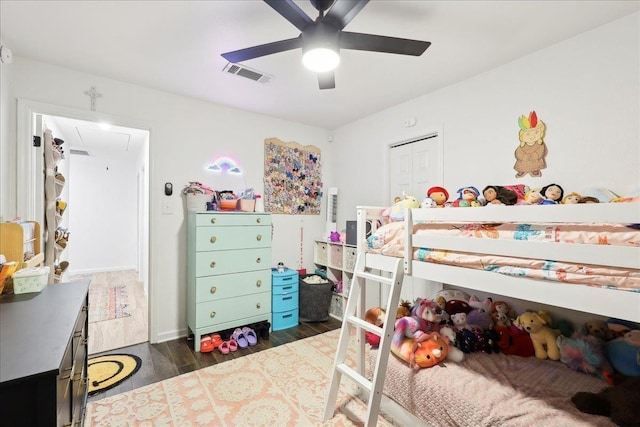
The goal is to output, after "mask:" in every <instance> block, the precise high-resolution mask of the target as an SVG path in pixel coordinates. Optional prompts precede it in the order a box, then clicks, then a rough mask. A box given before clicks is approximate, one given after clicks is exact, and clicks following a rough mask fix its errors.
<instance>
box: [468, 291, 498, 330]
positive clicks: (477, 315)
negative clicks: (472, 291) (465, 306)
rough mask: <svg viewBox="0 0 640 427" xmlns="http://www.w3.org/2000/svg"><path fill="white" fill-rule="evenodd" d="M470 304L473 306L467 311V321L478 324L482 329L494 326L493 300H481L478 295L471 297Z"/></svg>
mask: <svg viewBox="0 0 640 427" xmlns="http://www.w3.org/2000/svg"><path fill="white" fill-rule="evenodd" d="M469 305H470V306H471V307H472V308H473V310H471V311H470V312H468V313H467V323H468V324H470V325H475V326H478V327H479V328H480V329H489V328H491V327H492V326H493V319H492V318H491V311H492V310H493V300H492V299H491V298H486V299H485V300H484V301H480V300H479V299H478V297H477V296H475V295H471V297H469Z"/></svg>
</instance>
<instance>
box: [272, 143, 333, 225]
mask: <svg viewBox="0 0 640 427" xmlns="http://www.w3.org/2000/svg"><path fill="white" fill-rule="evenodd" d="M321 199H322V168H321V165H320V149H319V148H317V147H314V146H312V145H306V146H303V145H300V144H298V143H296V142H283V141H280V140H279V139H277V138H268V139H265V141H264V205H265V210H266V211H267V212H271V213H275V214H289V215H320V201H321Z"/></svg>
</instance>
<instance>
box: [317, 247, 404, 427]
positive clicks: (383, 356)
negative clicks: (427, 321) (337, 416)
mask: <svg viewBox="0 0 640 427" xmlns="http://www.w3.org/2000/svg"><path fill="white" fill-rule="evenodd" d="M366 256H367V254H366V253H364V252H362V253H360V254H358V258H357V261H356V266H355V271H354V273H353V283H352V284H351V291H350V293H349V299H348V301H347V307H346V310H345V313H344V316H343V321H342V328H341V330H340V338H339V340H338V349H337V351H336V357H335V360H334V363H333V368H332V371H331V374H330V375H331V378H330V381H329V391H328V394H327V400H326V406H325V412H324V421H325V422H326V421H329V420H330V419H331V418H332V417H333V414H334V410H335V405H336V400H337V397H338V389H339V387H340V379H341V377H342V374H344V375H346V376H347V377H348V378H351V379H352V380H353V381H355V382H356V384H357V385H359V386H360V388H362V389H364V390H367V391H368V392H369V403H368V405H367V420H366V423H365V425H366V426H375V425H376V422H377V418H378V412H379V409H380V401H381V399H382V389H383V386H384V378H385V374H386V371H387V362H388V360H389V353H390V347H391V339H392V336H393V330H394V323H395V322H394V321H393V320H388V321H386V322H385V323H384V325H383V326H382V327H378V326H375V325H373V324H371V323H368V322H366V321H365V320H364V313H365V296H366V292H365V289H366V286H367V281H369V282H374V283H375V285H373V286H374V289H375V290H376V291H377V290H378V288H379V285H380V284H383V285H387V286H389V299H388V301H387V305H386V307H385V309H386V313H387V318H388V319H394V318H395V312H396V310H397V308H398V303H399V300H400V290H401V288H402V280H403V278H404V270H403V264H402V263H403V259H402V258H397V259H396V258H391V260H392V262H391V263H390V264H389V267H385V270H380V274H376V273H373V272H370V271H367V269H366V268H365V267H366ZM385 273H387V274H389V273H390V277H388V276H387V275H384V274H385ZM364 331H367V332H372V333H374V334H376V335H378V336H379V337H380V338H381V339H380V344H379V350H378V356H377V360H376V364H375V367H374V371H373V378H372V379H371V380H369V379H367V378H366V377H365V369H366V368H365V351H364V350H365V340H364ZM351 333H355V337H356V343H357V357H356V369H354V368H353V367H351V366H349V365H348V364H347V363H346V357H347V350H348V347H349V341H350V335H351Z"/></svg>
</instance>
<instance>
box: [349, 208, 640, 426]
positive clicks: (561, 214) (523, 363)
mask: <svg viewBox="0 0 640 427" xmlns="http://www.w3.org/2000/svg"><path fill="white" fill-rule="evenodd" d="M381 212H382V208H380V207H358V209H357V219H358V225H357V227H358V253H359V256H360V257H362V258H363V259H364V265H365V270H366V271H376V270H377V269H380V268H381V267H380V266H381V265H383V264H385V263H388V259H389V258H390V257H402V259H403V263H404V274H405V276H412V277H417V278H422V279H427V280H430V281H434V282H439V283H442V284H445V285H450V286H453V287H460V288H464V290H471V291H478V292H481V293H486V294H490V295H493V296H495V297H506V298H507V299H508V298H509V297H511V298H517V299H520V300H527V301H531V302H534V303H540V304H545V305H550V306H555V307H561V308H566V309H570V310H576V311H579V312H584V313H589V314H593V315H599V316H605V317H612V318H617V319H623V320H627V321H631V322H636V323H639V322H640V285H639V283H640V282H639V280H640V270H639V267H640V230H638V224H640V203H607V204H579V205H557V206H546V205H542V206H486V207H479V208H432V209H407V210H405V215H404V217H405V219H404V221H403V223H401V224H393V223H392V224H391V225H390V227H392V228H394V231H391V232H388V231H386V229H385V227H388V225H381V224H382V221H383V219H382V218H381ZM502 224H507V229H508V230H511V231H507V232H505V233H504V235H505V236H506V235H508V234H510V233H511V234H514V233H515V234H516V236H517V237H516V239H515V240H513V239H509V238H503V237H504V236H503V235H502V234H501V231H500V230H499V229H500V227H501V225H502ZM509 224H511V225H509ZM583 226H584V228H585V229H590V228H595V229H596V230H597V231H596V236H595V238H594V237H591V235H590V234H588V233H585V232H583V231H581V229H582V227H583ZM610 226H611V227H612V230H613V231H612V232H613V233H614V234H615V233H621V234H618V235H617V236H622V238H620V239H618V238H617V237H611V238H609V237H610V235H609V234H608V233H609V232H610V231H611V230H610V229H609V228H606V229H603V228H602V227H610ZM508 227H511V228H510V229H509V228H508ZM518 227H519V228H518ZM446 229H449V230H450V231H444V230H446ZM523 230H524V231H525V232H524V233H523V234H522V233H521V234H518V233H519V232H521V231H523ZM565 230H569V231H570V233H569V232H567V233H566V234H563V233H564V231H565ZM452 232H453V233H452ZM452 234H454V235H452ZM598 235H599V236H600V237H598ZM523 236H524V237H523ZM534 236H537V237H540V238H539V239H534V238H531V239H529V237H534ZM486 237H489V238H486ZM610 240H611V241H610ZM616 240H621V242H620V245H614V244H612V243H613V242H615V241H616ZM452 254H461V257H462V258H463V259H466V258H468V257H472V256H473V257H475V256H476V255H478V256H480V258H479V259H480V261H479V262H477V261H476V262H475V264H476V266H472V265H468V266H463V265H464V263H462V261H458V260H457V258H456V257H455V256H454V260H453V261H451V262H450V263H449V261H448V260H447V259H448V258H449V257H450V256H451V255H452ZM502 258H515V259H520V260H541V262H542V266H543V268H542V270H543V271H542V273H541V275H540V274H538V275H537V276H536V275H535V274H534V275H533V276H531V277H527V276H526V274H527V273H526V272H525V267H522V266H520V265H517V266H515V267H509V266H498V260H502ZM550 260H553V261H550ZM556 262H562V263H563V264H561V267H558V268H556V267H555V266H554V265H555V263H556ZM533 263H534V264H535V261H534V262H533ZM565 263H566V264H565ZM472 264H473V263H472ZM478 264H479V267H477V265H478ZM550 265H551V266H552V267H550ZM572 266H573V267H572ZM571 268H574V270H570V269H571ZM568 269H569V270H568ZM610 270H613V271H614V273H615V274H618V273H620V272H622V277H615V278H613V279H611V280H608V279H605V280H604V282H603V283H598V282H594V281H593V280H592V277H586V281H584V282H580V277H578V283H570V282H571V281H573V280H572V279H571V278H567V274H565V273H566V272H567V271H575V272H578V273H580V272H582V273H585V272H586V274H585V276H591V275H592V272H593V271H596V272H600V271H605V272H607V273H608V272H609V271H610ZM500 273H506V274H500ZM578 276H579V275H578ZM424 297H429V295H425V296H424ZM377 356H378V355H377V351H375V350H372V351H370V352H368V354H367V362H368V363H367V367H368V369H369V371H371V370H373V369H374V368H373V366H374V364H373V362H374V361H375V360H376V359H377ZM386 369H387V370H386V375H385V380H384V387H383V390H384V394H385V395H386V396H388V397H389V398H391V400H388V399H383V402H385V400H386V403H387V405H386V406H384V405H383V409H384V410H385V412H387V413H391V414H395V415H396V416H399V417H400V418H403V417H404V418H406V417H408V419H410V420H411V422H413V423H420V424H425V425H434V426H435V425H437V426H447V425H508V426H513V425H533V424H534V423H535V424H542V425H545V424H548V425H554V426H560V425H567V426H569V425H571V426H573V425H603V426H606V425H613V424H612V423H611V421H610V420H609V419H607V418H605V417H599V416H593V415H587V414H583V413H581V412H579V411H578V410H577V409H576V408H575V407H574V406H573V404H572V403H571V400H570V398H571V396H572V395H573V394H574V393H576V392H578V391H589V392H594V393H597V392H598V391H600V390H601V389H603V388H604V387H606V385H607V384H606V383H605V382H604V381H603V380H601V379H599V378H598V377H595V376H590V375H587V374H583V373H580V372H576V371H572V370H571V369H569V368H568V367H567V366H565V365H564V364H562V363H561V362H558V361H551V360H540V359H536V358H535V357H519V356H507V355H504V354H486V353H472V354H469V355H467V357H466V358H465V360H464V361H463V362H461V363H452V362H448V363H444V364H440V365H437V366H434V367H431V368H427V369H421V370H419V371H416V370H413V369H411V368H410V367H409V366H408V365H407V364H406V363H404V362H402V361H400V360H399V359H397V358H395V357H394V356H392V355H390V356H389V361H388V365H387V368H386ZM398 404H399V405H398ZM389 411H391V412H389Z"/></svg>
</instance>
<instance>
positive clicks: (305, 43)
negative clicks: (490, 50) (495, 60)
mask: <svg viewBox="0 0 640 427" xmlns="http://www.w3.org/2000/svg"><path fill="white" fill-rule="evenodd" d="M310 1H311V4H312V5H313V7H315V8H316V9H317V10H318V12H319V15H318V17H317V18H316V20H315V21H314V20H312V19H311V18H310V17H309V16H307V14H306V13H304V12H303V11H302V9H300V8H299V7H298V6H297V5H296V4H295V3H294V2H293V0H264V2H265V3H267V4H268V5H269V6H271V7H272V8H273V9H274V10H275V11H276V12H278V13H279V14H280V15H282V17H284V19H286V20H287V21H289V22H291V23H292V24H293V25H295V26H296V28H298V29H299V30H300V31H301V33H300V35H299V36H298V37H296V38H293V39H287V40H280V41H276V42H273V43H267V44H262V45H259V46H253V47H248V48H246V49H240V50H236V51H233V52H227V53H223V54H222V57H223V58H224V59H226V60H227V61H229V62H232V63H237V62H241V61H246V60H248V59H253V58H258V57H261V56H266V55H271V54H274V53H278V52H285V51H287V50H292V49H297V48H302V53H303V63H304V64H305V66H306V67H307V68H309V69H311V70H313V71H316V72H317V73H318V84H319V86H320V89H333V88H335V87H336V83H335V75H334V72H333V70H334V69H335V67H336V66H337V65H338V63H339V62H340V56H339V55H338V52H339V50H340V49H354V50H365V51H370V52H384V53H396V54H400V55H412V56H420V55H422V53H423V52H424V51H425V50H427V48H428V47H429V46H430V45H431V42H426V41H421V40H410V39H402V38H397V37H386V36H378V35H373V34H363V33H350V32H347V31H343V29H344V27H346V26H347V24H348V23H349V22H351V20H352V19H353V18H354V17H355V16H356V15H357V14H358V13H359V12H360V11H361V10H362V8H363V7H365V6H366V4H367V3H369V0H310ZM325 12H326V13H325Z"/></svg>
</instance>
